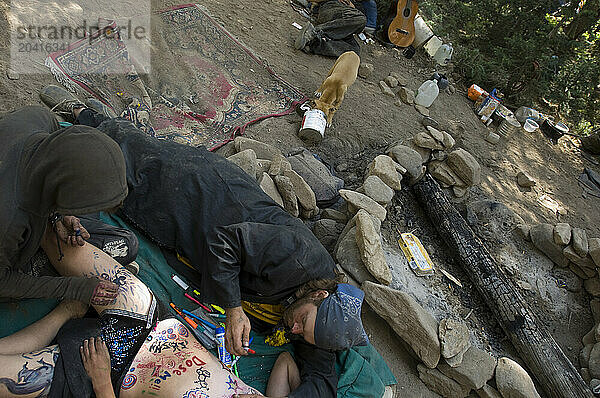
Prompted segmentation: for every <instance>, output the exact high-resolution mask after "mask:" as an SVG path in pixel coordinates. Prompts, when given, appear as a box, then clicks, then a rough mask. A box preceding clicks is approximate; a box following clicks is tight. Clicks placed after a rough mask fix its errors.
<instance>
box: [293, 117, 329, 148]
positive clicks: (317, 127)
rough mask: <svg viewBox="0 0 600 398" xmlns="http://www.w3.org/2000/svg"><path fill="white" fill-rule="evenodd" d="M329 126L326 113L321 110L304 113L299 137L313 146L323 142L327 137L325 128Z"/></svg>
mask: <svg viewBox="0 0 600 398" xmlns="http://www.w3.org/2000/svg"><path fill="white" fill-rule="evenodd" d="M326 126H327V118H326V117H325V112H323V111H322V110H320V109H311V110H309V111H306V112H305V113H304V116H303V117H302V125H301V126H300V131H299V132H298V136H299V137H300V138H302V139H303V140H305V141H309V142H310V143H313V144H318V143H319V142H321V140H322V139H323V137H324V136H325V127H326Z"/></svg>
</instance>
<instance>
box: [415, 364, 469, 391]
mask: <svg viewBox="0 0 600 398" xmlns="http://www.w3.org/2000/svg"><path fill="white" fill-rule="evenodd" d="M417 370H418V371H419V379H421V381H422V382H423V383H425V385H426V386H427V388H429V389H430V390H431V391H433V392H435V393H438V394H440V395H441V396H442V397H444V398H464V397H466V396H468V395H469V392H470V391H471V389H470V388H469V387H465V386H462V385H460V384H459V383H457V382H456V381H454V380H452V379H451V378H449V377H448V376H446V375H444V374H443V373H442V372H440V371H439V370H437V369H428V368H427V367H425V366H423V365H422V364H418V365H417Z"/></svg>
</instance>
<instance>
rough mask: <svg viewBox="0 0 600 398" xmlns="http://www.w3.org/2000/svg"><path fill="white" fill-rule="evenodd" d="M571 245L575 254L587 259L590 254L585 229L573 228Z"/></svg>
mask: <svg viewBox="0 0 600 398" xmlns="http://www.w3.org/2000/svg"><path fill="white" fill-rule="evenodd" d="M571 245H572V246H573V250H575V253H577V254H579V256H580V257H585V256H587V254H588V249H589V248H588V238H587V233H586V232H585V229H582V228H573V230H572V231H571Z"/></svg>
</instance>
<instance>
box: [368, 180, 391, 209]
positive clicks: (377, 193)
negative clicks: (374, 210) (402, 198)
mask: <svg viewBox="0 0 600 398" xmlns="http://www.w3.org/2000/svg"><path fill="white" fill-rule="evenodd" d="M362 190H363V192H364V194H365V195H367V196H368V197H369V198H371V199H373V200H374V201H375V202H377V203H379V204H380V205H382V206H387V205H389V204H390V203H391V202H392V199H393V198H394V190H393V189H392V188H390V187H388V186H387V184H386V183H385V182H383V181H381V178H379V177H377V176H368V177H367V178H366V179H365V182H364V183H363V186H362Z"/></svg>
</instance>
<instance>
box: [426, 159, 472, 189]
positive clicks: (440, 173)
mask: <svg viewBox="0 0 600 398" xmlns="http://www.w3.org/2000/svg"><path fill="white" fill-rule="evenodd" d="M429 173H430V174H431V176H432V177H433V178H435V179H436V180H438V181H439V182H440V183H442V185H443V186H446V187H448V186H453V185H458V186H465V183H464V182H463V181H462V180H461V179H460V177H459V176H458V175H457V174H456V173H455V172H454V170H452V168H450V166H448V165H447V164H446V163H445V162H439V161H433V162H431V163H429Z"/></svg>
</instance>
